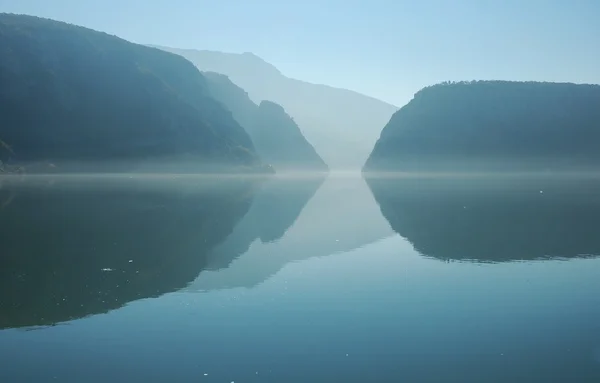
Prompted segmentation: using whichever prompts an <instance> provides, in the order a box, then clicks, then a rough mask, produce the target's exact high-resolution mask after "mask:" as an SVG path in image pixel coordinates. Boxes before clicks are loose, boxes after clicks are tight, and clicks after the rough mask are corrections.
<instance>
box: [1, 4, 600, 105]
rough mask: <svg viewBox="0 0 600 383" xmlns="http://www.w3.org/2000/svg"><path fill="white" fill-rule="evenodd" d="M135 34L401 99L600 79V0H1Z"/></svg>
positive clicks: (17, 8) (12, 8)
mask: <svg viewBox="0 0 600 383" xmlns="http://www.w3.org/2000/svg"><path fill="white" fill-rule="evenodd" d="M0 11H1V12H14V13H26V14H31V15H36V16H43V17H49V18H53V19H58V20H62V21H67V22H71V23H74V24H79V25H83V26H87V27H90V28H93V29H97V30H102V31H105V32H108V33H111V34H116V35H118V36H120V37H123V38H125V39H128V40H131V41H134V42H138V43H148V44H158V45H166V46H173V47H178V48H196V49H212V50H221V51H228V52H244V51H249V52H253V53H255V54H257V55H259V56H261V57H263V58H264V59H265V60H267V61H269V62H271V63H272V64H274V65H275V66H276V67H278V68H279V69H280V70H281V71H282V72H283V73H284V74H285V75H287V76H290V77H294V78H298V79H301V80H306V81H311V82H316V83H323V84H328V85H332V86H337V87H343V88H347V89H352V90H356V91H359V92H361V93H365V94H368V95H371V96H374V97H377V98H380V99H383V100H386V101H389V102H392V103H394V104H396V105H398V106H402V105H403V104H405V103H406V102H407V101H408V100H410V98H411V97H412V95H413V94H414V93H415V92H416V91H417V90H419V89H420V88H422V87H423V86H426V85H430V84H434V83H437V82H441V81H446V80H472V79H503V80H544V81H569V82H584V83H600V1H598V0H494V1H492V0H470V1H467V0H463V1H461V0H454V1H452V0H423V1H416V0H414V1H404V0H396V1H394V0H362V1H358V0H301V1H290V0H211V1H205V0H168V1H167V0H104V1H90V0H0Z"/></svg>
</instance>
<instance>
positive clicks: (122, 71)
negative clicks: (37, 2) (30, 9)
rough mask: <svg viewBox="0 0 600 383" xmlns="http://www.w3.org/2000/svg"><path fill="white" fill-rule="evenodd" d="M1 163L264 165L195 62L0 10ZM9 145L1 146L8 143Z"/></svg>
mask: <svg viewBox="0 0 600 383" xmlns="http://www.w3.org/2000/svg"><path fill="white" fill-rule="evenodd" d="M0 137H1V138H2V140H3V142H4V143H5V144H6V147H9V148H11V150H10V151H7V150H4V151H2V152H1V153H0V160H5V161H6V160H16V161H20V162H35V161H45V160H52V161H65V162H70V163H73V162H81V161H91V162H94V161H95V162H100V163H102V162H105V161H107V160H111V161H123V162H127V163H129V162H136V161H137V162H140V161H141V162H143V161H147V160H149V159H151V160H157V162H160V159H164V158H169V159H173V158H178V157H181V156H184V157H186V158H188V160H189V163H190V164H193V165H194V166H205V165H207V164H208V163H209V162H210V163H219V164H223V165H226V166H233V167H238V166H241V167H249V168H254V167H259V166H260V160H259V158H258V156H257V155H256V153H255V151H254V147H253V144H252V141H251V139H250V137H249V136H248V134H247V133H246V132H245V131H244V129H243V128H242V127H241V126H240V125H239V124H238V123H237V122H236V121H235V120H234V119H233V118H232V116H231V114H230V113H229V112H228V111H227V110H226V109H225V108H224V107H223V106H222V105H221V104H220V103H219V102H217V101H216V100H214V99H213V98H211V97H210V96H209V92H208V89H207V83H206V79H205V78H204V77H203V76H202V74H201V73H200V72H199V71H198V69H197V68H196V67H195V66H194V65H192V64H191V63H190V62H189V61H187V60H185V59H182V58H181V57H180V56H178V55H175V54H170V53H167V52H164V51H162V50H159V49H154V48H149V47H146V46H143V45H138V44H133V43H130V42H128V41H126V40H123V39H121V38H118V37H116V36H112V35H108V34H106V33H102V32H97V31H94V30H91V29H87V28H84V27H79V26H75V25H71V24H67V23H63V22H58V21H54V20H50V19H44V18H38V17H33V16H25V15H14V14H0ZM3 146H4V145H3Z"/></svg>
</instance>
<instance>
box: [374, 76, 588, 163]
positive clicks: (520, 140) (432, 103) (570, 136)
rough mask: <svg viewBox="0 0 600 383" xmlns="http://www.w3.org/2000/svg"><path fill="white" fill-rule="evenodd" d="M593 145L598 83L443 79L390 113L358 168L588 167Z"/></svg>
mask: <svg viewBox="0 0 600 383" xmlns="http://www.w3.org/2000/svg"><path fill="white" fill-rule="evenodd" d="M598 142H600V86H599V85H578V84H569V83H544V82H513V81H472V82H457V83H442V84H438V85H434V86H430V87H427V88H424V89H422V90H421V91H419V92H417V93H416V94H415V96H414V98H413V99H412V100H411V101H410V102H409V103H408V104H407V105H405V106H404V107H402V108H401V109H400V110H399V111H398V112H396V113H395V114H394V116H393V117H392V118H391V119H390V121H389V123H388V124H387V125H386V126H385V127H384V128H383V131H382V132H381V137H380V138H379V140H378V141H377V143H376V145H375V147H374V149H373V152H372V153H371V155H370V157H369V159H368V161H367V163H366V164H365V170H367V171H449V170H450V171H460V170H469V171H471V170H476V171H488V170H573V169H577V170H590V169H597V167H598V166H600V150H598V149H599V145H598Z"/></svg>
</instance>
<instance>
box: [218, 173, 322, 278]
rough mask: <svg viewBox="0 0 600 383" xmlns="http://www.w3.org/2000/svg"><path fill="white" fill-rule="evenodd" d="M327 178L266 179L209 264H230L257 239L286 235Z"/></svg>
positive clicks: (219, 266)
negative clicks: (246, 211)
mask: <svg viewBox="0 0 600 383" xmlns="http://www.w3.org/2000/svg"><path fill="white" fill-rule="evenodd" d="M324 180H325V176H324V175H316V176H314V177H311V176H307V177H285V176H284V177H280V176H275V177H272V178H270V179H269V180H268V181H266V182H264V183H263V184H262V185H261V187H260V189H258V190H257V193H256V195H255V197H254V200H253V202H252V206H251V207H250V210H249V211H248V213H247V214H246V215H245V216H244V218H243V219H242V220H241V221H240V222H239V223H238V224H237V225H236V227H235V228H234V230H233V232H232V233H231V235H230V236H229V237H227V239H226V240H225V241H224V242H223V243H221V244H220V245H218V246H217V247H216V248H215V249H214V250H213V251H211V253H210V255H209V262H208V263H209V268H212V269H218V268H223V267H227V265H229V263H230V262H231V261H232V260H233V259H235V258H237V257H238V256H240V255H241V254H243V253H244V252H246V251H247V250H248V248H249V247H250V245H251V244H252V243H253V242H254V241H255V240H257V239H259V240H260V241H261V242H262V243H268V242H273V241H276V240H278V239H280V238H281V237H283V235H284V234H285V232H286V231H287V230H288V229H289V228H290V226H292V225H293V223H294V222H295V221H296V219H297V218H298V216H299V215H300V213H301V212H302V209H303V208H304V206H305V205H306V203H307V202H308V201H309V200H310V199H311V198H312V197H313V195H314V194H315V192H316V191H317V190H318V189H319V187H320V186H321V184H322V183H323V181H324Z"/></svg>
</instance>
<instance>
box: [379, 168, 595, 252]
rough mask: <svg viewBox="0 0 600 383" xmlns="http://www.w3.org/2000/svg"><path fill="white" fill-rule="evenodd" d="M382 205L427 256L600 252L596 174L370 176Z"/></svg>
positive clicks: (395, 225)
mask: <svg viewBox="0 0 600 383" xmlns="http://www.w3.org/2000/svg"><path fill="white" fill-rule="evenodd" d="M367 183H368V184H369V187H370V188H371V191H372V193H373V195H374V197H375V199H376V200H377V203H378V204H379V206H380V209H381V213H382V214H383V216H384V217H385V218H386V219H387V220H388V222H389V223H390V225H391V227H392V228H393V229H394V231H396V232H397V233H398V234H399V235H400V236H402V237H404V238H406V239H407V240H408V241H410V242H411V243H412V244H413V246H414V248H415V249H416V250H417V251H418V252H420V253H421V254H423V255H424V256H427V257H431V258H437V259H440V260H461V261H473V262H508V261H518V260H536V259H569V258H586V257H592V256H595V257H597V256H600V236H598V230H597V228H598V227H599V225H600V182H599V180H598V178H597V177H583V176H580V175H573V174H566V175H561V176H552V175H546V174H542V173H539V174H538V175H535V176H532V175H530V174H527V175H522V176H512V175H507V176H490V177H397V178H393V179H390V178H387V179H386V178H385V177H367Z"/></svg>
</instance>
